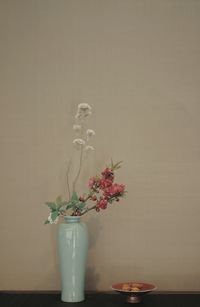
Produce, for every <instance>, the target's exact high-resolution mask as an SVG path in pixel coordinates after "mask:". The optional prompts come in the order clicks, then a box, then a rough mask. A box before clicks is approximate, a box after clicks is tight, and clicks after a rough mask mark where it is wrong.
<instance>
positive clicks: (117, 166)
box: [112, 161, 123, 170]
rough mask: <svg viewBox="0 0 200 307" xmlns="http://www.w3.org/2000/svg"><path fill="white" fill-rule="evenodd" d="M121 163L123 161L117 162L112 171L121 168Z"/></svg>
mask: <svg viewBox="0 0 200 307" xmlns="http://www.w3.org/2000/svg"><path fill="white" fill-rule="evenodd" d="M122 162H123V161H119V162H117V163H116V164H114V165H113V168H112V170H117V169H119V168H120V167H121V163H122Z"/></svg>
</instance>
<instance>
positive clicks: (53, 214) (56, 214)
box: [51, 210, 59, 222]
mask: <svg viewBox="0 0 200 307" xmlns="http://www.w3.org/2000/svg"><path fill="white" fill-rule="evenodd" d="M58 215H59V212H58V210H56V211H53V212H52V213H51V219H52V221H53V222H54V221H55V219H56V218H57V216H58Z"/></svg>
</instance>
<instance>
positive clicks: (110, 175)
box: [101, 167, 114, 181]
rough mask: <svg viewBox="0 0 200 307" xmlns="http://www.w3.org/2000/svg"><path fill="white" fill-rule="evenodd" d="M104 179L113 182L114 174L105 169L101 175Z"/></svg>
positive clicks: (107, 168) (109, 169)
mask: <svg viewBox="0 0 200 307" xmlns="http://www.w3.org/2000/svg"><path fill="white" fill-rule="evenodd" d="M101 175H102V176H103V178H104V179H109V180H111V181H113V180H114V173H113V171H112V170H111V168H109V167H106V169H105V170H104V171H103V172H102V173H101Z"/></svg>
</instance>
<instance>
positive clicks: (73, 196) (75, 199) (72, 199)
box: [71, 192, 79, 203]
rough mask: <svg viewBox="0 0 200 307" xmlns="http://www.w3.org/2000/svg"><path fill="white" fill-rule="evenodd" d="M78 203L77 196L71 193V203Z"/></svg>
mask: <svg viewBox="0 0 200 307" xmlns="http://www.w3.org/2000/svg"><path fill="white" fill-rule="evenodd" d="M78 201H79V198H78V195H77V193H76V192H73V193H72V197H71V202H73V203H77V202H78Z"/></svg>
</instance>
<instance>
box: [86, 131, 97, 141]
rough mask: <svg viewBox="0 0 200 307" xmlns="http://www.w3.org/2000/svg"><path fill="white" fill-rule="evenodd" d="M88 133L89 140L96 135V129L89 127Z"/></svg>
mask: <svg viewBox="0 0 200 307" xmlns="http://www.w3.org/2000/svg"><path fill="white" fill-rule="evenodd" d="M86 134H87V140H89V139H90V138H91V137H92V136H94V135H95V131H94V130H92V129H87V131H86Z"/></svg>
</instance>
